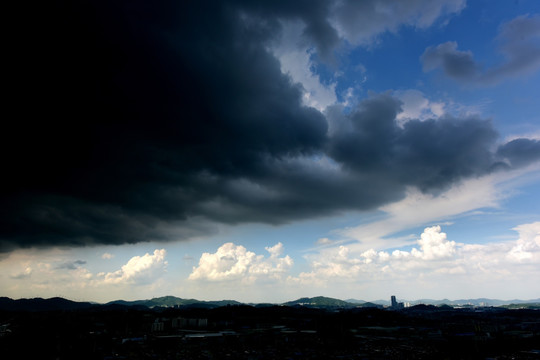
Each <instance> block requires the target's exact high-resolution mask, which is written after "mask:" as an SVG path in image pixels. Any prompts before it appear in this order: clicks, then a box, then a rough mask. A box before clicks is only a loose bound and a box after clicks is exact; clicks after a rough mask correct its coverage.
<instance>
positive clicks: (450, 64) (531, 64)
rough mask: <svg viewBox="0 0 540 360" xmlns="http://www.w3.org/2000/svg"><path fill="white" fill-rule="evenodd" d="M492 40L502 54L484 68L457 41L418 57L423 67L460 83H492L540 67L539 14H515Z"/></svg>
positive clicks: (435, 47)
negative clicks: (493, 62) (494, 39)
mask: <svg viewBox="0 0 540 360" xmlns="http://www.w3.org/2000/svg"><path fill="white" fill-rule="evenodd" d="M496 40H497V42H498V43H499V50H500V52H501V54H502V55H503V56H504V61H502V62H501V63H500V64H498V65H497V66H493V67H491V68H487V69H484V68H483V66H482V65H481V64H479V63H477V62H476V61H475V59H474V55H473V53H472V52H470V51H462V50H458V44H457V43H456V42H453V41H449V42H446V43H443V44H439V45H437V46H430V47H428V48H427V49H426V50H425V52H424V53H423V54H422V56H421V58H420V59H421V61H422V63H423V67H424V71H431V70H435V69H437V68H440V69H442V70H443V72H444V73H445V74H446V75H447V76H449V77H450V78H453V79H455V80H458V81H461V82H464V83H473V84H478V85H492V84H495V83H498V82H501V81H502V80H505V79H507V78H510V77H514V76H521V75H524V74H528V73H532V72H534V71H537V70H539V69H540V15H538V14H536V15H532V16H530V15H523V16H518V17H516V18H515V19H513V20H511V21H509V22H507V23H505V24H503V25H502V26H501V27H500V30H499V35H498V36H497V39H496Z"/></svg>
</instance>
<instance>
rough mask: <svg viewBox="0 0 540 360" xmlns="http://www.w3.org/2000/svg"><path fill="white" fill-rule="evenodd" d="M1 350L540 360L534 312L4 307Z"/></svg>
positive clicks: (76, 355) (47, 355)
mask: <svg viewBox="0 0 540 360" xmlns="http://www.w3.org/2000/svg"><path fill="white" fill-rule="evenodd" d="M0 351H1V353H0V358H2V359H490V358H492V359H540V311H539V310H526V309H516V310H508V309H502V308H472V309H453V308H450V307H434V306H415V307H412V308H406V309H401V310H394V311H392V310H385V309H377V308H358V309H341V310H340V309H313V308H304V307H288V306H267V307H253V306H246V305H229V306H223V307H219V308H214V309H194V308H191V309H178V308H177V309H170V308H169V309H160V310H150V309H144V308H134V307H125V306H107V307H103V306H95V307H92V306H88V307H85V308H81V309H70V310H42V311H27V310H2V311H0Z"/></svg>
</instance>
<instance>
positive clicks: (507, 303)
mask: <svg viewBox="0 0 540 360" xmlns="http://www.w3.org/2000/svg"><path fill="white" fill-rule="evenodd" d="M398 301H400V302H406V303H409V304H410V305H411V306H414V305H418V304H426V305H435V306H441V305H450V306H464V305H472V306H504V307H507V308H519V307H520V306H524V305H525V304H526V305H527V306H528V307H533V308H534V307H536V308H538V307H539V305H540V298H538V299H531V300H519V299H515V300H498V299H486V298H479V299H461V300H448V299H443V300H432V299H421V300H414V301H407V300H402V299H400V300H398ZM227 305H252V306H274V305H281V306H291V307H311V308H358V307H383V306H388V305H390V301H387V300H376V301H373V302H367V301H364V300H357V299H347V300H339V299H334V298H330V297H324V296H317V297H304V298H300V299H297V300H294V301H288V302H285V303H282V304H243V303H241V302H238V301H235V300H219V301H202V300H196V299H182V298H178V297H175V296H163V297H157V298H152V299H148V300H135V301H125V300H115V301H110V302H108V303H105V304H96V303H91V302H77V301H71V300H67V299H64V298H59V297H55V298H50V299H42V298H34V299H18V300H14V299H10V298H8V297H0V310H8V311H56V310H80V309H89V308H113V309H114V308H118V307H135V308H149V309H154V308H158V309H159V308H171V307H176V308H184V309H185V308H206V309H211V308H217V307H221V306H227Z"/></svg>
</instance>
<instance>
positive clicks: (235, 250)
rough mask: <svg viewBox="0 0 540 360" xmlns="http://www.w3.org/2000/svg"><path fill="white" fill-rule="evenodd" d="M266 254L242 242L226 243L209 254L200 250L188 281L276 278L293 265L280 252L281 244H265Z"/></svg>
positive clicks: (287, 257) (248, 281)
mask: <svg viewBox="0 0 540 360" xmlns="http://www.w3.org/2000/svg"><path fill="white" fill-rule="evenodd" d="M266 250H267V251H268V252H269V254H270V256H269V257H265V256H264V255H257V254H255V253H254V252H252V251H249V250H247V249H246V248H245V247H244V246H242V245H235V244H234V243H226V244H223V245H222V246H220V247H219V248H218V249H217V251H216V252H215V253H213V254H211V253H203V254H202V255H201V258H200V260H199V265H198V266H196V267H193V271H192V272H191V274H190V275H189V279H190V280H209V281H226V280H241V281H242V282H245V283H252V282H254V281H255V280H257V279H258V278H261V277H264V278H274V279H278V278H280V277H281V275H282V274H283V273H285V272H287V271H288V270H289V269H290V268H291V266H292V265H293V260H292V259H291V257H289V256H288V255H287V256H285V257H279V256H280V255H281V254H282V253H283V244H282V243H278V244H276V245H274V246H272V247H266Z"/></svg>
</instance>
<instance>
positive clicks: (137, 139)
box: [0, 1, 534, 266]
mask: <svg viewBox="0 0 540 360" xmlns="http://www.w3.org/2000/svg"><path fill="white" fill-rule="evenodd" d="M328 4H329V3H328V2H327V1H318V2H311V1H309V2H308V1H306V2H285V1H283V2H280V1H277V2H274V1H272V2H270V1H268V2H264V1H259V2H253V1H249V2H247V1H246V2H241V1H238V2H234V1H230V2H226V1H215V2H208V1H183V2H182V1H178V2H164V3H162V2H160V3H158V4H154V3H153V4H152V5H149V4H148V3H146V2H142V1H125V2H121V1H119V2H110V1H102V2H100V1H92V2H82V1H81V2H77V1H73V2H56V3H54V4H48V3H47V4H45V3H40V4H39V5H37V6H39V8H32V9H30V10H26V11H27V12H25V14H26V15H25V17H24V21H25V22H24V24H22V25H21V41H20V42H19V43H15V44H14V45H13V46H14V49H13V52H12V54H11V57H10V59H9V60H10V61H11V67H10V69H12V76H13V77H12V79H13V81H11V82H9V84H8V86H9V87H10V88H11V89H12V92H11V93H12V96H11V98H10V99H9V100H8V102H9V103H10V106H11V110H13V111H12V112H11V113H10V116H8V117H4V118H5V120H4V124H3V129H2V130H3V131H2V134H3V139H2V140H3V141H2V142H1V145H0V146H1V152H2V167H3V174H4V176H3V180H4V184H5V185H4V187H2V189H1V190H0V199H1V205H2V206H1V207H0V222H1V223H0V251H3V252H5V251H9V250H10V249H13V248H16V247H30V246H55V245H66V246H84V245H92V244H123V243H136V242H140V241H152V240H182V239H187V238H190V237H194V236H200V235H201V234H208V233H209V232H211V231H213V227H212V226H213V224H216V223H227V224H237V223H242V222H264V223H273V224H279V223H283V222H287V221H293V220H296V219H302V218H308V217H313V216H323V215H328V214H334V213H338V212H339V211H343V210H349V209H358V210H367V209H373V208H374V207H377V206H380V205H382V204H384V203H388V202H390V201H393V200H396V199H399V198H401V197H402V196H403V194H404V191H405V187H406V186H410V185H412V186H418V187H419V188H421V189H423V190H424V191H436V190H438V189H441V188H444V187H445V186H448V185H451V184H452V183H454V182H456V181H459V180H461V179H464V178H467V177H471V176H477V175H482V174H485V173H487V172H488V171H490V168H492V165H493V164H494V163H496V162H497V161H502V160H500V159H499V158H497V159H495V157H494V156H495V155H494V154H492V153H491V152H490V151H489V150H488V149H490V148H492V147H493V146H494V144H495V140H496V134H495V131H494V129H493V128H492V126H491V124H490V123H489V122H488V121H485V120H481V119H477V118H467V119H453V118H444V119H439V120H430V121H426V122H419V121H410V122H408V123H406V124H405V125H404V127H402V128H401V127H398V126H397V125H396V123H395V117H396V114H397V112H398V111H399V107H400V103H399V102H398V101H397V100H396V99H394V98H393V97H392V96H390V95H388V94H382V95H377V94H374V95H372V96H371V97H370V98H369V99H367V100H365V101H364V102H362V103H361V105H360V106H359V108H358V109H357V110H356V111H353V112H352V113H351V114H350V115H343V114H342V113H341V112H340V111H339V109H334V112H335V113H336V114H339V115H336V114H334V115H331V114H332V112H331V111H330V112H329V113H328V116H325V115H323V114H322V113H320V112H319V111H317V110H315V109H313V108H309V107H305V106H303V105H302V102H301V96H302V90H301V87H300V85H298V84H294V83H292V81H291V79H290V78H289V77H288V76H286V75H284V74H282V72H281V70H280V64H279V62H278V60H277V59H276V58H275V57H274V56H273V55H272V53H270V52H269V50H268V48H269V44H270V43H271V42H272V41H274V40H275V39H276V38H277V37H278V36H279V35H280V31H281V26H280V20H282V19H292V20H295V19H298V20H300V21H302V22H304V23H305V25H306V28H305V36H306V38H308V39H310V40H311V41H312V42H313V43H315V44H316V46H317V47H318V49H319V50H318V51H320V52H323V53H324V52H326V53H327V55H328V54H330V53H331V51H332V49H333V47H334V46H336V42H337V41H338V39H337V32H336V30H335V29H334V28H333V27H332V26H331V25H330V22H329V21H328V19H327V17H326V16H325V12H327V11H328V6H329V5H328ZM328 56H330V55H328ZM329 126H330V128H329ZM509 147H511V146H510V145H509ZM521 151H524V152H525V153H527V154H529V153H530V149H529V148H527V147H520V146H516V147H512V149H510V148H508V149H506V148H504V149H503V148H501V150H500V154H499V153H498V155H500V157H505V158H507V159H508V160H509V162H511V163H512V166H521V165H522V164H518V163H517V162H516V160H512V159H515V158H519V157H520V152H521ZM533 151H534V149H533ZM533 158H534V156H533V157H531V159H533ZM72 265H73V266H76V264H74V263H73V264H72Z"/></svg>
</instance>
